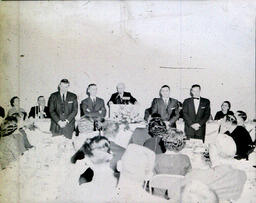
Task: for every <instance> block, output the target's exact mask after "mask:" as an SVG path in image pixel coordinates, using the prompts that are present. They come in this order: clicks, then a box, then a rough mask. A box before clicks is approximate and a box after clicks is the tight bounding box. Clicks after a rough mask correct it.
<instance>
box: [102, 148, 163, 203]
mask: <svg viewBox="0 0 256 203" xmlns="http://www.w3.org/2000/svg"><path fill="white" fill-rule="evenodd" d="M154 161H155V154H154V152H152V151H151V150H149V149H147V148H145V147H143V146H140V145H136V144H130V145H128V147H127V150H126V151H125V153H124V155H123V157H122V159H121V161H120V162H119V163H120V164H119V166H120V167H119V170H120V174H121V175H120V180H119V182H118V186H117V189H116V191H115V194H114V197H113V198H112V199H111V200H110V201H109V202H111V203H112V202H167V201H166V200H164V199H160V198H157V197H155V196H152V195H150V194H148V193H147V192H146V191H145V190H144V189H143V183H144V181H145V180H149V178H150V177H151V176H152V174H153V168H154ZM107 202H108V201H107Z"/></svg>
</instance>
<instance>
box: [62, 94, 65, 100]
mask: <svg viewBox="0 0 256 203" xmlns="http://www.w3.org/2000/svg"><path fill="white" fill-rule="evenodd" d="M62 101H63V102H65V95H64V94H63V95H62Z"/></svg>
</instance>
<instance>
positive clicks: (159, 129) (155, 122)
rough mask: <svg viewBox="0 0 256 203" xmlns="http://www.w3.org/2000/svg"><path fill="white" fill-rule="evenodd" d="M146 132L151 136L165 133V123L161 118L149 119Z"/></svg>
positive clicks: (160, 135) (159, 135)
mask: <svg viewBox="0 0 256 203" xmlns="http://www.w3.org/2000/svg"><path fill="white" fill-rule="evenodd" d="M148 133H149V135H150V136H151V137H162V136H164V135H165V134H166V133H167V129H166V124H165V122H164V121H163V119H161V118H159V117H154V118H152V119H151V120H150V121H149V124H148Z"/></svg>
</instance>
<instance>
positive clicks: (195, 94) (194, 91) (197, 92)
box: [191, 87, 200, 97]
mask: <svg viewBox="0 0 256 203" xmlns="http://www.w3.org/2000/svg"><path fill="white" fill-rule="evenodd" d="M191 93H192V95H193V97H200V88H199V87H193V88H192V89H191Z"/></svg>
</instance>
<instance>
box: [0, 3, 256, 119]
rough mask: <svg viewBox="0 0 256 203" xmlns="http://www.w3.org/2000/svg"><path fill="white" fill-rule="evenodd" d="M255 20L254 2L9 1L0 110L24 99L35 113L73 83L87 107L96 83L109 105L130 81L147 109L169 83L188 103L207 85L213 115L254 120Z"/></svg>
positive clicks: (0, 53)
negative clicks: (41, 100)
mask: <svg viewBox="0 0 256 203" xmlns="http://www.w3.org/2000/svg"><path fill="white" fill-rule="evenodd" d="M255 13H256V2H255V1H250V0H247V1H246V0H243V1H231V0H230V1H225V0H223V1H130V2H125V1H121V2H117V1H98V2H97V1H90V2H89V3H88V2H75V1H73V2H1V3H0V19H1V20H0V40H1V43H0V44H1V45H0V57H1V58H0V65H1V66H0V67H1V75H0V79H1V87H0V91H1V95H0V96H1V97H0V104H1V105H2V106H4V107H7V105H8V101H9V99H10V98H11V97H12V96H14V95H19V96H20V97H21V98H22V106H23V107H24V108H25V109H26V110H27V111H29V109H30V107H31V106H32V105H34V104H35V102H36V98H37V96H38V95H45V96H46V98H47V99H48V97H49V95H50V93H52V92H53V91H55V90H56V88H57V85H58V83H59V81H60V79H62V78H68V79H69V80H70V81H71V88H70V89H71V91H73V92H75V93H76V94H77V95H78V97H79V101H81V100H82V99H84V98H85V96H86V94H85V91H86V87H87V85H88V84H89V83H92V82H93V83H96V84H97V85H98V95H99V97H102V98H104V100H105V101H107V100H108V99H109V98H110V95H111V94H112V93H113V92H114V91H115V85H116V83H118V82H120V81H122V82H124V83H126V86H127V90H128V91H131V92H132V94H133V95H134V96H135V97H136V98H137V99H138V101H139V102H140V103H141V107H142V110H143V109H145V108H146V107H149V106H150V103H151V101H152V99H153V98H154V97H157V96H158V91H159V88H160V86H162V85H163V84H168V85H170V87H171V94H172V97H174V98H177V99H179V100H180V101H183V100H184V99H185V98H186V97H189V88H190V87H191V85H192V84H193V83H199V84H201V86H202V96H204V97H207V98H209V99H210V100H211V106H212V114H213V116H214V115H215V113H216V111H217V110H219V109H220V105H221V103H222V101H224V100H229V101H231V103H232V109H233V110H237V109H242V110H244V111H246V112H247V113H248V114H249V116H250V118H253V117H254V116H255ZM20 55H24V57H20ZM160 66H172V67H191V68H193V67H198V68H204V69H202V70H171V69H161V68H160ZM7 108H8V107H7Z"/></svg>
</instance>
